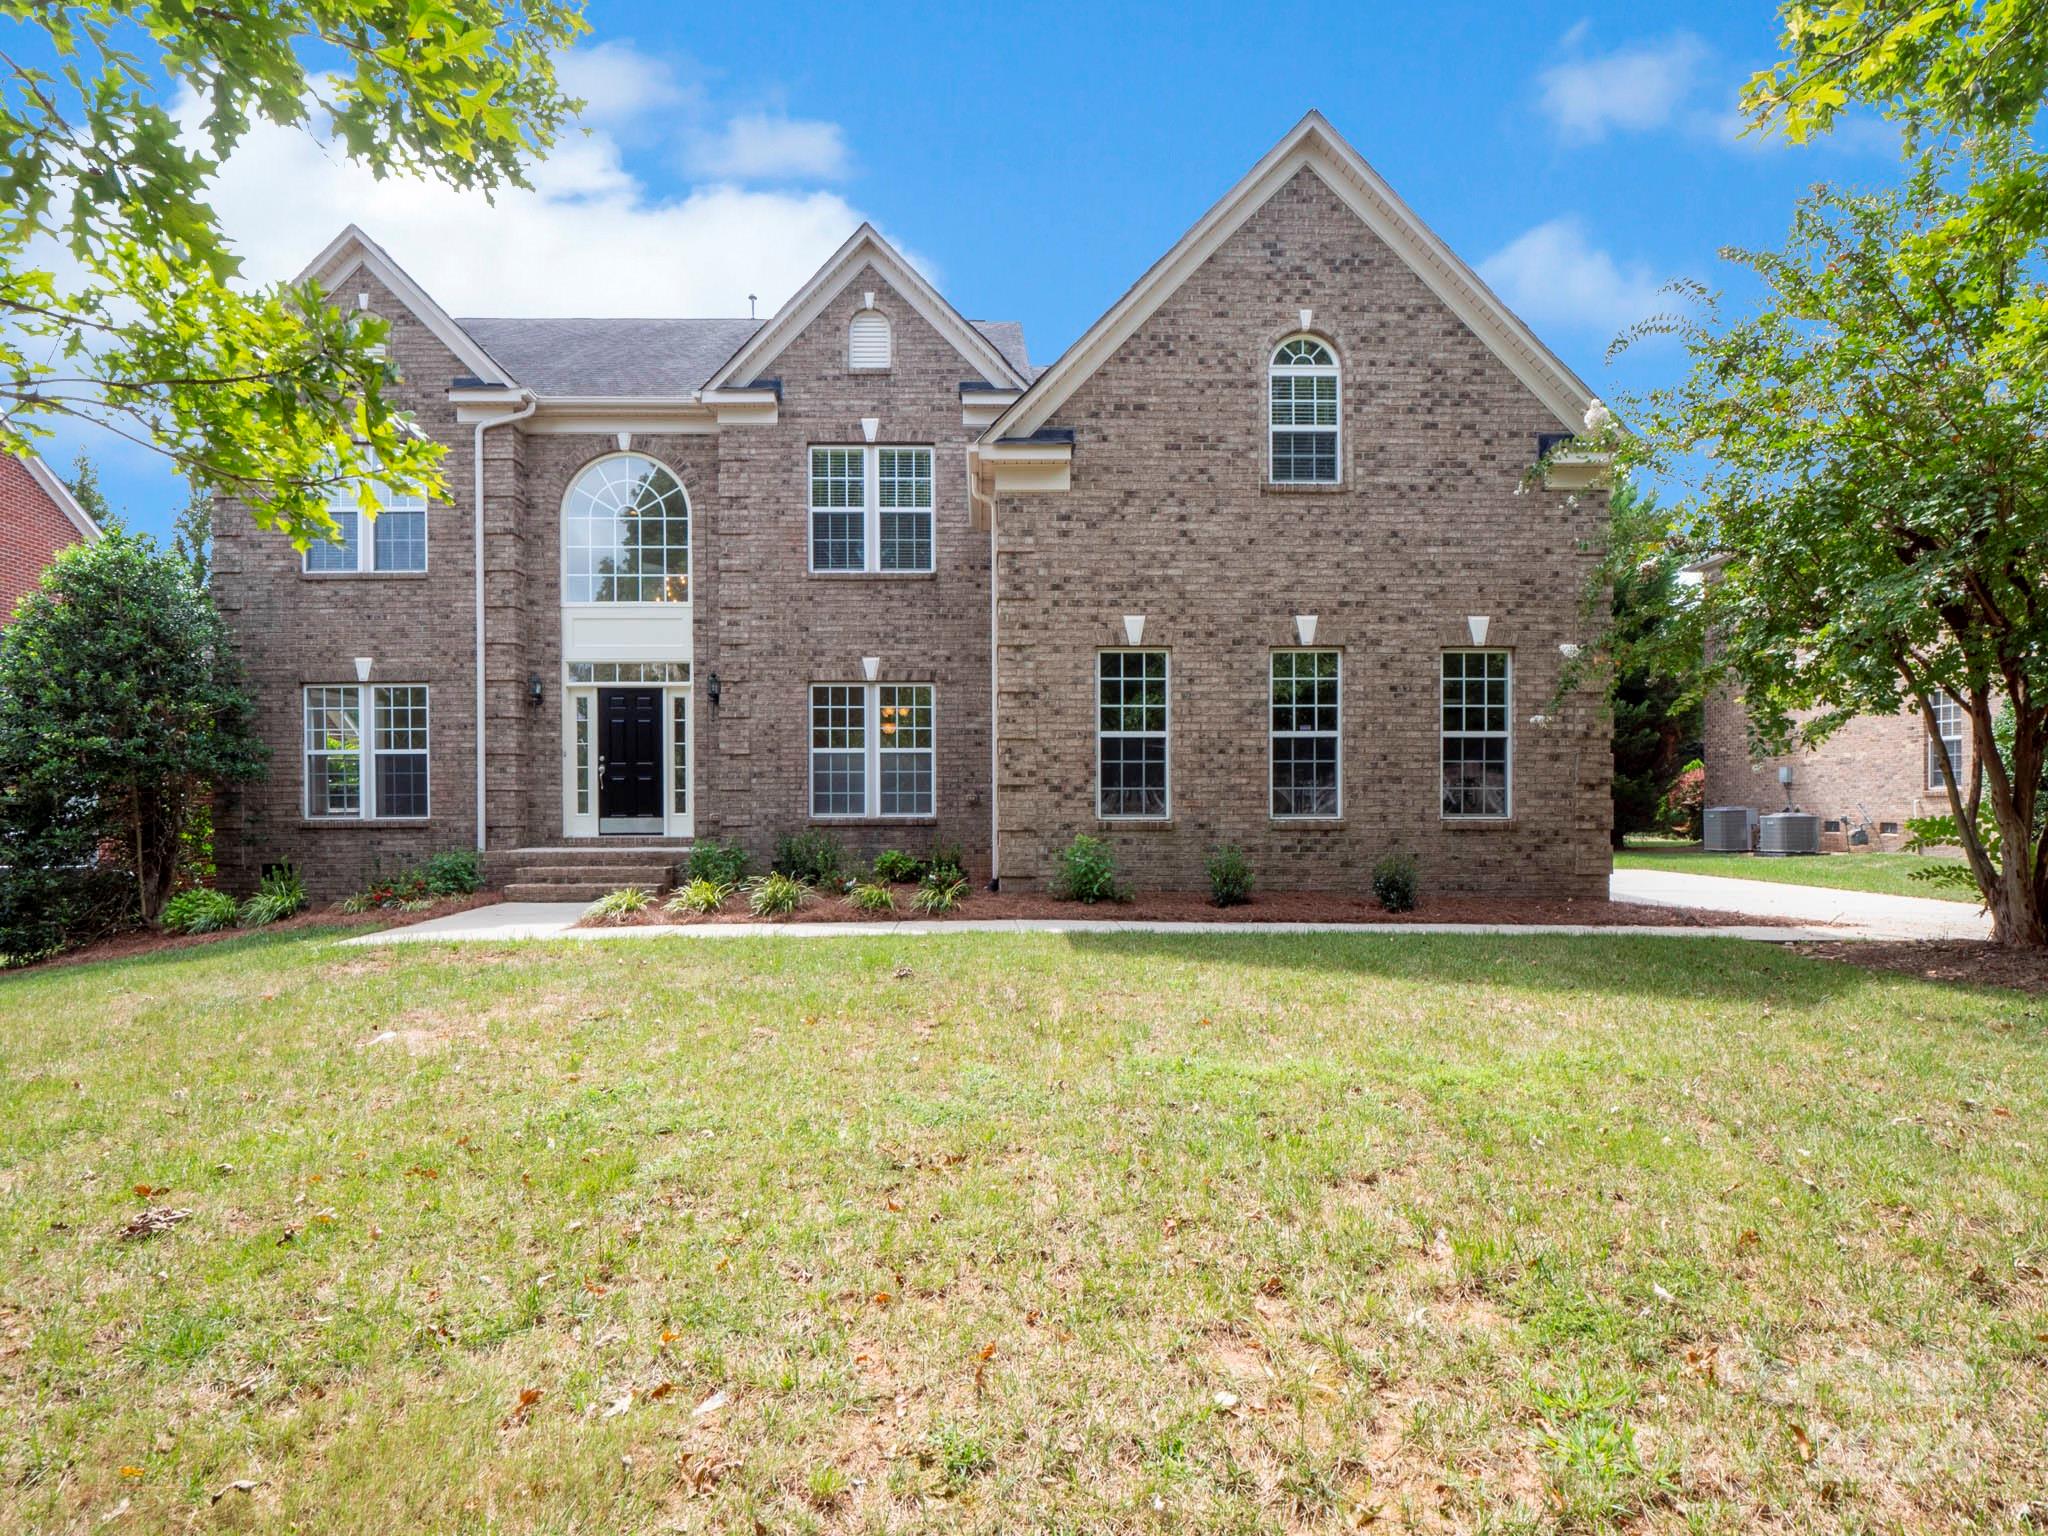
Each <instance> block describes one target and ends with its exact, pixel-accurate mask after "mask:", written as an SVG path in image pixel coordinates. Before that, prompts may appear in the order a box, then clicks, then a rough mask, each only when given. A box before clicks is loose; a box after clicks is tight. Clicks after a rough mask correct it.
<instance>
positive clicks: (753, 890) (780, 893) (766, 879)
mask: <svg viewBox="0 0 2048 1536" xmlns="http://www.w3.org/2000/svg"><path fill="white" fill-rule="evenodd" d="M810 899H811V888H810V887H809V886H807V885H805V884H804V883H803V881H801V880H799V879H797V878H796V877H795V876H793V875H785V874H783V873H782V872H781V871H779V870H778V871H775V872H773V873H770V874H766V875H762V876H761V877H760V878H759V879H757V880H755V881H753V882H752V883H751V884H750V885H748V887H747V910H748V911H749V912H752V913H753V914H754V916H756V917H787V916H789V914H790V913H792V912H794V911H795V910H796V909H797V908H798V907H800V906H802V905H803V904H804V903H805V902H807V901H809V900H810Z"/></svg>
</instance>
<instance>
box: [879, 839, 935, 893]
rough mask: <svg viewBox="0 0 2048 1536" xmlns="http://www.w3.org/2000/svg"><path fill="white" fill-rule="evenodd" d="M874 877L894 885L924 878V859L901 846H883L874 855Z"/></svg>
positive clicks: (906, 883)
mask: <svg viewBox="0 0 2048 1536" xmlns="http://www.w3.org/2000/svg"><path fill="white" fill-rule="evenodd" d="M875 878H876V879H877V880H887V881H889V882H890V883H892V884H896V885H908V884H910V883H911V882H912V881H915V880H922V879H923V878H924V861H923V860H922V859H919V858H916V857H915V856H913V855H911V854H908V853H905V852H904V851H903V850H902V849H901V848H884V849H883V850H882V851H881V852H880V853H878V854H876V855H875Z"/></svg>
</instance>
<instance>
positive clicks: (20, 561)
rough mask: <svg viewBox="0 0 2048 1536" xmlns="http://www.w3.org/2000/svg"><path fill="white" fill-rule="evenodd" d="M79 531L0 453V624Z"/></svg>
mask: <svg viewBox="0 0 2048 1536" xmlns="http://www.w3.org/2000/svg"><path fill="white" fill-rule="evenodd" d="M77 541H78V530H77V528H75V527H74V526H72V522H71V519H70V518H68V517H66V516H65V515H64V512H63V509H61V508H60V507H59V506H58V505H57V504H56V503H55V502H53V501H51V500H50V498H49V495H48V494H47V493H46V492H45V491H44V490H43V488H42V487H41V486H40V485H37V484H36V481H35V477H34V476H33V475H31V474H30V473H29V472H28V465H27V464H25V463H23V462H22V461H21V460H20V459H17V458H15V457H14V456H13V455H12V454H6V453H0V624H5V623H6V622H7V621H8V619H9V618H11V617H12V616H13V614H14V608H15V605H16V604H17V603H19V602H20V601H21V600H22V598H24V597H25V596H27V595H28V594H29V593H30V592H32V591H34V590H35V588H36V584H37V583H38V582H40V581H41V580H42V576H43V570H44V568H45V567H47V566H48V565H49V563H50V562H51V560H53V559H55V558H56V555H57V551H58V550H60V549H63V548H64V547H65V546H66V545H69V544H74V543H76V542H77Z"/></svg>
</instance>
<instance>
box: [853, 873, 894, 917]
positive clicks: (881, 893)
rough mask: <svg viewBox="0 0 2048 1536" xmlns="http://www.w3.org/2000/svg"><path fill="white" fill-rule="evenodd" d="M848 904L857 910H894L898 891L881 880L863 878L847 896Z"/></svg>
mask: <svg viewBox="0 0 2048 1536" xmlns="http://www.w3.org/2000/svg"><path fill="white" fill-rule="evenodd" d="M844 899H845V902H846V904H847V905H848V906H849V907H851V908H853V910H854V911H856V912H894V911H895V910H896V893H895V892H894V891H892V890H890V889H889V887H888V886H887V885H886V884H884V883H882V882H881V881H879V880H863V881H860V882H859V883H857V884H856V885H855V886H854V887H853V889H852V890H850V891H848V892H847V893H846V896H845V898H844Z"/></svg>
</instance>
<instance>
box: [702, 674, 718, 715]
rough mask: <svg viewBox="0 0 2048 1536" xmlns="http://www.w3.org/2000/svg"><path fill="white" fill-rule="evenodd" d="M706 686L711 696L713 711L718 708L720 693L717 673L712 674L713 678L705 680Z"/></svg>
mask: <svg viewBox="0 0 2048 1536" xmlns="http://www.w3.org/2000/svg"><path fill="white" fill-rule="evenodd" d="M704 684H705V687H706V688H707V689H708V690H709V691H710V694H711V707H712V708H713V709H716V708H718V695H719V692H720V688H719V682H718V674H717V673H716V672H714V673H712V674H711V676H709V677H708V678H706V679H705V680H704Z"/></svg>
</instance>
